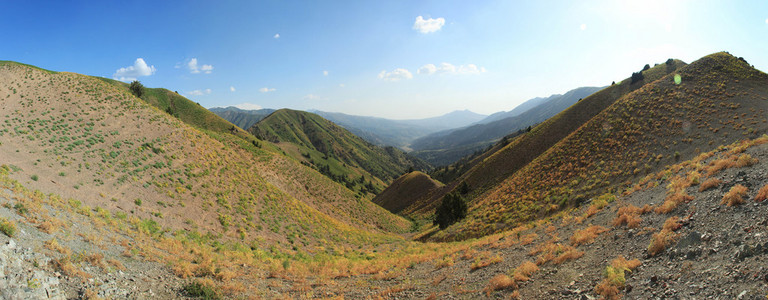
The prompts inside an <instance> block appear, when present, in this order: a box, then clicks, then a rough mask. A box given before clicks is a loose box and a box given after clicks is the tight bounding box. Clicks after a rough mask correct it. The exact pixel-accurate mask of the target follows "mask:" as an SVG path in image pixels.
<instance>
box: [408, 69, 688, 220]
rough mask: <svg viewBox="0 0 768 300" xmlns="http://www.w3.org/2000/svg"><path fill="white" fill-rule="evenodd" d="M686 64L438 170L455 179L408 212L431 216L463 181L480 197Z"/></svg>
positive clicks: (616, 87) (649, 73)
mask: <svg viewBox="0 0 768 300" xmlns="http://www.w3.org/2000/svg"><path fill="white" fill-rule="evenodd" d="M684 65H685V63H684V62H682V61H679V60H670V61H669V63H664V64H660V65H657V66H655V67H652V68H650V69H648V70H646V71H643V72H642V73H643V75H644V78H643V79H642V80H639V81H636V82H634V83H632V82H631V79H629V78H627V79H625V80H623V81H621V82H619V83H616V84H613V85H611V86H609V87H606V88H604V89H602V90H600V91H598V92H595V93H593V94H592V95H590V96H588V97H586V98H584V99H582V100H581V101H578V102H576V103H575V104H573V105H572V106H571V107H569V108H567V109H565V110H564V111H562V112H560V113H559V114H557V115H555V116H554V117H552V118H549V119H547V120H546V121H544V122H542V123H541V124H539V125H538V126H535V127H533V128H532V130H531V132H527V133H522V134H513V135H510V136H508V137H506V138H504V139H502V141H500V142H499V143H497V144H495V145H494V146H493V147H491V148H490V149H489V150H487V151H486V152H484V153H482V154H480V155H477V156H474V157H467V158H466V159H462V160H459V161H458V162H456V163H454V164H452V165H450V166H447V167H445V168H443V169H438V170H436V175H435V176H436V177H437V178H441V177H445V178H455V179H454V180H453V181H451V182H449V183H446V186H445V187H444V188H443V189H442V190H441V192H439V193H435V194H434V197H432V198H431V199H429V200H427V201H423V202H422V203H419V204H418V207H412V208H409V209H406V211H411V212H412V216H413V217H425V216H429V215H431V214H432V213H433V212H434V209H435V208H436V207H437V205H438V204H440V200H441V199H442V197H443V196H444V195H446V194H447V193H449V192H450V191H452V190H453V189H454V188H455V187H457V186H458V185H459V184H461V183H462V182H467V184H468V186H469V187H470V189H471V190H472V191H473V193H472V194H471V195H474V196H477V195H478V194H480V193H481V192H482V191H485V190H487V189H489V188H491V187H493V186H495V185H496V184H498V183H499V182H501V181H502V180H504V179H505V178H507V177H509V176H510V175H512V174H514V173H515V172H516V171H517V170H519V169H520V168H522V167H524V166H525V165H527V164H528V163H530V162H531V161H533V160H534V159H535V158H536V157H538V156H539V155H541V154H542V153H544V152H545V151H546V150H547V149H549V148H550V147H552V145H554V144H555V143H557V142H558V141H560V140H561V139H563V138H565V137H566V136H568V135H569V134H570V133H572V132H573V131H574V130H576V129H577V128H579V127H580V126H581V125H583V124H584V123H585V122H587V121H589V120H590V119H591V118H593V117H594V116H596V115H597V114H599V113H600V112H601V111H603V110H604V109H605V108H607V107H608V106H610V105H611V104H613V103H614V102H615V101H616V100H618V99H619V98H621V97H622V96H624V95H626V94H628V93H630V92H632V91H633V90H636V89H638V88H640V87H642V86H643V85H645V84H647V83H650V82H653V81H654V80H658V79H660V78H661V77H663V76H665V75H667V74H669V73H671V72H673V71H674V70H675V69H677V68H679V67H681V66H684Z"/></svg>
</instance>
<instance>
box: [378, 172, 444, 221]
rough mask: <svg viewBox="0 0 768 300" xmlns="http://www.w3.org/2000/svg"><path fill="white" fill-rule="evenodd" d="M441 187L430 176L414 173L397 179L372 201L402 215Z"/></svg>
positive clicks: (441, 185)
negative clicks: (413, 204)
mask: <svg viewBox="0 0 768 300" xmlns="http://www.w3.org/2000/svg"><path fill="white" fill-rule="evenodd" d="M441 187H443V184H442V183H440V182H438V181H436V180H434V179H432V178H430V177H429V175H427V174H424V173H422V172H419V171H414V172H411V173H408V174H404V175H403V176H400V177H399V178H397V179H395V181H393V182H392V184H390V185H389V186H388V187H387V188H386V189H385V190H384V191H382V192H381V193H379V194H378V195H376V197H375V198H373V200H371V201H372V202H373V203H376V204H378V205H379V206H381V207H383V208H385V209H387V210H388V211H391V212H392V213H400V212H401V211H402V210H403V209H405V208H406V207H408V206H410V205H411V204H412V203H413V202H417V201H419V199H423V198H429V197H430V196H431V193H433V192H435V191H436V190H437V189H439V188H441Z"/></svg>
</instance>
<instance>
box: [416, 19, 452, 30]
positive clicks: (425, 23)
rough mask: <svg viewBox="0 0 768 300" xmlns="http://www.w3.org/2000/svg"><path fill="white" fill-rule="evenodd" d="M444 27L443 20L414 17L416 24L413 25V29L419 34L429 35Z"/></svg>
mask: <svg viewBox="0 0 768 300" xmlns="http://www.w3.org/2000/svg"><path fill="white" fill-rule="evenodd" d="M443 25H445V19H443V18H437V19H433V18H429V19H426V20H425V19H424V17H422V16H418V17H416V22H414V23H413V29H416V30H418V31H419V32H421V33H431V32H435V31H438V30H440V28H442V27H443Z"/></svg>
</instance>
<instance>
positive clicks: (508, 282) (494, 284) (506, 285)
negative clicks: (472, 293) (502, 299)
mask: <svg viewBox="0 0 768 300" xmlns="http://www.w3.org/2000/svg"><path fill="white" fill-rule="evenodd" d="M506 289H517V283H515V280H514V279H512V278H510V277H509V276H507V275H505V274H498V275H496V276H493V278H491V281H489V282H488V286H486V287H485V294H486V296H488V297H490V296H491V293H493V292H495V291H500V290H506Z"/></svg>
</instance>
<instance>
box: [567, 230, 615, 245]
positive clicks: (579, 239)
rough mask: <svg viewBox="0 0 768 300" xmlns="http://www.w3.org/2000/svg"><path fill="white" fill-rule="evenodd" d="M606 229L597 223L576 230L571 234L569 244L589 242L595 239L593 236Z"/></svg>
mask: <svg viewBox="0 0 768 300" xmlns="http://www.w3.org/2000/svg"><path fill="white" fill-rule="evenodd" d="M606 231H608V229H607V228H605V227H603V226H599V225H592V226H589V227H587V228H584V229H582V230H577V231H576V232H574V233H573V236H571V245H574V246H579V245H584V244H590V243H592V242H594V241H595V238H597V236H598V235H599V234H601V233H603V232H606Z"/></svg>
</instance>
